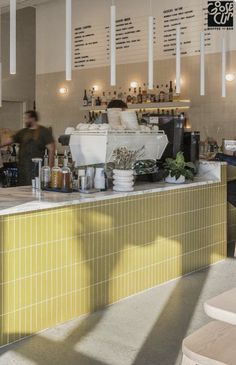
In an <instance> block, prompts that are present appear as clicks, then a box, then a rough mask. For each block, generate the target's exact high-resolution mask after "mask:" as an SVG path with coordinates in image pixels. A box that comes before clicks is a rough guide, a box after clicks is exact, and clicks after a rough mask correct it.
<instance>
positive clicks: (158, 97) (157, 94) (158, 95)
mask: <svg viewBox="0 0 236 365" xmlns="http://www.w3.org/2000/svg"><path fill="white" fill-rule="evenodd" d="M156 102H157V103H159V102H160V88H159V85H157V92H156Z"/></svg>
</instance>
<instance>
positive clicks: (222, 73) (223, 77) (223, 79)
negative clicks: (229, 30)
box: [221, 37, 226, 98]
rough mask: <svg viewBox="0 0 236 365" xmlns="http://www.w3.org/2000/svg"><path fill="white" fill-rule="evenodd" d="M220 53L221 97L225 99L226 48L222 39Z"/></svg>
mask: <svg viewBox="0 0 236 365" xmlns="http://www.w3.org/2000/svg"><path fill="white" fill-rule="evenodd" d="M221 53H222V61H221V62H222V64H221V67H222V68H221V80H222V81H221V88H222V90H221V96H222V98H225V97H226V79H225V74H226V47H225V38H224V37H223V38H222V46H221Z"/></svg>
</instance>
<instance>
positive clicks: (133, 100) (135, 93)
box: [132, 87, 138, 104]
mask: <svg viewBox="0 0 236 365" xmlns="http://www.w3.org/2000/svg"><path fill="white" fill-rule="evenodd" d="M137 100H138V99H137V90H136V87H135V88H134V95H133V97H132V104H137Z"/></svg>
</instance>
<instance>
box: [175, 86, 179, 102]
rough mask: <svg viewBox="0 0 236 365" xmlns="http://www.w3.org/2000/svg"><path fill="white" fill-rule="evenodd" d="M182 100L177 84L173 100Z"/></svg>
mask: <svg viewBox="0 0 236 365" xmlns="http://www.w3.org/2000/svg"><path fill="white" fill-rule="evenodd" d="M179 100H180V94H177V92H176V86H175V92H174V95H173V101H179Z"/></svg>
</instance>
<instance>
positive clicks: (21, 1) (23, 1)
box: [0, 0, 51, 11]
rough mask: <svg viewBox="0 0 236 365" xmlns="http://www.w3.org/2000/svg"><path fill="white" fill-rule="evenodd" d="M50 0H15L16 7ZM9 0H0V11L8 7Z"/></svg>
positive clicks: (34, 4)
mask: <svg viewBox="0 0 236 365" xmlns="http://www.w3.org/2000/svg"><path fill="white" fill-rule="evenodd" d="M48 1H51V0H16V3H17V9H21V8H24V7H26V6H36V5H38V4H42V3H47V2H48ZM9 2H10V0H0V8H2V11H6V10H8V8H9Z"/></svg>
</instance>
